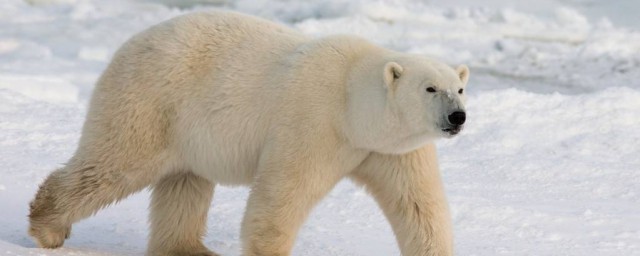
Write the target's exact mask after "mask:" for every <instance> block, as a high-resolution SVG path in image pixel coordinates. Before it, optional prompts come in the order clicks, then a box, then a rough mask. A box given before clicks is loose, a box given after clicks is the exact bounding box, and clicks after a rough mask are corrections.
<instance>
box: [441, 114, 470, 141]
mask: <svg viewBox="0 0 640 256" xmlns="http://www.w3.org/2000/svg"><path fill="white" fill-rule="evenodd" d="M466 120H467V114H466V113H465V112H464V111H454V112H453V113H451V114H449V115H448V116H447V126H448V127H446V128H444V129H442V131H443V132H446V133H449V135H451V136H453V135H456V134H458V133H460V131H462V128H463V127H464V122H465V121H466Z"/></svg>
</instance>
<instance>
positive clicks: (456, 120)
mask: <svg viewBox="0 0 640 256" xmlns="http://www.w3.org/2000/svg"><path fill="white" fill-rule="evenodd" d="M466 119H467V114H465V113H464V112H462V111H456V112H453V113H451V115H449V122H451V124H454V125H463V124H464V121H465V120H466Z"/></svg>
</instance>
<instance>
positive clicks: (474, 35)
mask: <svg viewBox="0 0 640 256" xmlns="http://www.w3.org/2000/svg"><path fill="white" fill-rule="evenodd" d="M212 8H224V9H231V10H236V11H241V12H245V13H250V14H254V15H258V16H262V17H266V18H269V19H272V20H276V21H279V22H282V23H286V24H288V25H290V26H292V27H294V28H296V29H298V30H300V31H302V32H304V33H307V34H310V35H313V36H323V35H328V34H334V33H349V34H356V35H360V36H362V37H365V38H368V39H369V40H371V41H373V42H375V43H377V44H380V45H382V46H385V47H389V48H392V49H396V50H399V51H405V52H411V53H415V54H423V55H428V56H432V57H435V58H438V59H440V60H443V61H445V62H447V63H450V64H451V65H457V64H460V63H466V64H467V65H469V66H470V68H471V77H472V78H471V81H470V83H469V87H468V90H467V92H468V95H469V104H468V123H467V127H466V129H465V130H464V131H463V132H462V134H461V135H459V136H458V137H456V138H454V139H449V140H440V141H438V142H437V144H438V147H439V155H440V163H441V169H442V174H443V179H444V183H445V187H446V192H447V195H448V198H449V203H450V205H451V210H452V215H453V224H454V229H455V244H456V245H455V249H456V254H457V255H487V256H492V255H612V256H614V255H640V32H639V30H638V29H639V28H640V25H638V24H640V22H638V16H637V10H640V3H639V2H637V1H633V0H619V1H604V0H601V1H598V0H562V1H561V0H543V1H534V0H529V1H507V0H479V1H472V0H452V1H435V0H434V1H408V0H397V1H391V0H390V1H364V0H356V1H347V0H331V1H319V0H318V1H315V0H314V1H301V2H293V1H266V0H258V1H250V0H238V1H225V0H199V1H190V2H189V1H187V2H184V1H182V2H181V1H171V0H164V1H143V0H138V1H123V0H112V1H99V0H30V1H23V0H2V1H1V2H0V255H54V256H55V255H143V254H144V250H145V247H146V236H147V234H148V226H147V222H146V221H147V212H148V211H147V204H148V201H149V200H148V192H147V191H144V192H141V193H138V194H136V195H134V196H132V197H130V198H128V199H126V200H124V201H123V202H121V203H120V204H117V205H115V206H113V207H110V208H108V209H106V210H103V211H101V212H99V213H98V214H97V215H96V216H94V217H91V218H89V219H87V220H84V221H82V222H80V223H77V224H76V225H74V228H73V232H72V236H71V238H70V239H69V240H67V242H66V243H65V246H64V248H62V249H57V250H44V249H37V248H35V247H36V246H35V244H34V243H33V241H32V240H31V239H30V238H29V237H28V235H27V231H26V230H27V218H26V215H27V214H28V202H29V201H30V200H31V198H32V197H33V195H34V193H35V191H36V189H37V187H38V184H39V183H40V182H42V181H43V179H44V178H45V177H46V175H47V174H48V173H49V172H51V171H52V170H54V169H56V168H59V167H60V166H62V165H63V164H64V163H65V162H66V160H67V159H68V158H69V157H70V156H71V155H72V154H73V152H74V150H75V147H76V143H77V141H78V138H79V136H80V129H81V126H82V122H83V119H84V114H85V112H86V106H87V103H88V100H89V97H90V94H91V90H92V87H93V84H94V83H95V81H96V79H97V77H98V76H99V75H100V72H101V71H102V70H103V69H104V68H105V67H106V65H107V64H108V62H109V59H110V57H111V55H112V54H113V53H114V51H115V50H116V49H117V48H118V46H119V45H120V44H122V43H123V42H124V41H125V40H126V39H127V38H128V37H130V36H131V35H133V34H134V33H136V32H139V31H141V30H143V29H145V28H147V27H149V26H151V25H153V24H156V23H158V22H161V21H163V20H166V19H169V18H171V17H174V16H176V15H180V14H183V13H187V12H191V11H195V10H206V9H212ZM634 26H637V27H634ZM247 195H248V189H247V188H229V187H219V188H218V189H217V191H216V195H215V199H214V202H213V204H212V206H211V210H210V214H209V222H208V227H209V234H208V235H207V237H206V239H205V242H206V244H207V246H209V247H210V248H212V249H213V250H216V251H217V252H219V253H221V254H223V255H239V254H240V246H241V244H240V241H239V227H240V221H241V219H242V215H243V211H244V206H245V199H246V197H247ZM293 253H294V255H399V250H398V248H397V245H396V242H395V239H394V237H393V233H392V232H391V229H390V226H389V224H388V223H387V222H386V220H385V218H384V216H383V215H382V213H381V212H380V210H379V209H378V207H377V206H376V204H375V202H374V201H373V200H372V199H371V197H369V196H368V195H367V193H366V192H364V191H363V190H362V189H361V188H359V187H356V186H354V185H353V184H352V183H351V182H349V181H344V182H341V183H340V184H338V186H336V188H335V189H334V190H333V191H332V192H331V193H330V194H329V195H328V196H327V198H326V199H325V200H323V201H322V202H321V203H320V204H319V205H318V206H317V208H316V209H315V210H314V212H313V213H312V215H311V216H310V218H309V220H308V221H307V223H306V224H305V225H304V226H303V228H302V230H301V232H300V234H299V237H298V240H297V241H296V244H295V248H294V252H293Z"/></svg>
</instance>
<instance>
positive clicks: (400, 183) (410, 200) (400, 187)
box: [352, 144, 453, 256]
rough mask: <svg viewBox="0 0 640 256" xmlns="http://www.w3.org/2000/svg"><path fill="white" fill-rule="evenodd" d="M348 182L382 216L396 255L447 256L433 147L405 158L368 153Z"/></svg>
mask: <svg viewBox="0 0 640 256" xmlns="http://www.w3.org/2000/svg"><path fill="white" fill-rule="evenodd" d="M352 177H353V179H354V180H355V181H356V182H357V183H360V184H363V185H365V187H366V188H367V190H368V191H369V192H371V194H373V196H374V197H375V199H376V201H377V202H378V204H379V205H380V207H381V208H382V210H383V211H384V213H385V215H386V216H387V219H388V220H389V222H390V223H391V226H392V228H393V231H394V233H395V235H396V239H397V241H398V245H399V247H400V251H401V252H402V255H404V256H450V255H453V235H452V230H451V229H452V228H451V220H450V216H449V210H448V204H447V202H446V198H445V194H444V189H443V187H442V182H441V180H440V173H439V170H438V164H437V158H436V150H435V147H434V145H433V144H430V145H428V146H426V147H424V148H422V149H419V150H417V151H414V152H411V153H408V154H405V155H382V154H375V153H374V154H371V155H370V156H369V157H368V158H367V159H366V160H365V161H364V162H363V163H362V165H360V166H359V167H358V168H357V169H356V170H355V171H354V173H353V174H352Z"/></svg>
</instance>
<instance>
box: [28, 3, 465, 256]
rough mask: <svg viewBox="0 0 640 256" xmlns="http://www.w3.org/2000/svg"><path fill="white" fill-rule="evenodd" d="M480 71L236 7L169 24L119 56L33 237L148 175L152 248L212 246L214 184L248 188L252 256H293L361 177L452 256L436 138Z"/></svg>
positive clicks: (396, 213) (51, 235) (397, 216)
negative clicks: (347, 184) (321, 205)
mask: <svg viewBox="0 0 640 256" xmlns="http://www.w3.org/2000/svg"><path fill="white" fill-rule="evenodd" d="M468 74H469V71H468V69H467V68H466V67H465V66H461V67H459V68H458V69H457V70H454V69H452V68H450V67H449V66H446V65H444V64H442V63H440V62H438V61H435V60H431V59H427V58H424V57H419V56H416V55H409V54H403V53H398V52H393V51H390V50H386V49H383V48H380V47H377V46H375V45H372V44H370V43H368V42H366V41H365V40H363V39H360V38H357V37H352V36H331V37H326V38H320V39H310V38H308V37H306V36H303V35H301V34H299V33H297V32H295V31H293V30H291V29H289V28H286V27H283V26H281V25H277V24H274V23H271V22H268V21H265V20H261V19H258V18H254V17H250V16H246V15H241V14H237V13H229V12H208V13H195V14H189V15H185V16H181V17H178V18H175V19H172V20H170V21H167V22H165V23H162V24H159V25H157V26H155V27H152V28H150V29H149V30H146V31H144V32H142V33H140V34H138V35H136V36H135V37H133V38H132V39H131V40H129V41H128V42H127V43H126V44H125V45H124V46H123V47H122V48H121V49H120V50H119V51H118V52H117V54H116V55H115V56H114V58H113V61H112V63H111V64H110V66H109V67H108V69H107V70H106V71H105V72H104V74H103V76H102V77H101V79H100V81H99V82H98V84H97V86H96V88H95V91H94V95H93V98H92V101H91V106H90V109H89V113H88V116H87V121H86V123H85V126H84V129H83V134H82V139H81V141H80V145H79V148H78V152H77V153H76V155H75V156H74V157H73V158H72V159H71V160H70V161H69V163H68V165H67V166H66V167H64V168H62V169H60V170H57V171H56V172H54V173H53V174H51V176H50V177H49V178H48V179H47V180H46V181H45V183H44V184H43V185H42V188H41V190H40V191H39V192H38V194H37V195H36V199H35V200H34V201H33V202H32V206H31V207H32V210H31V215H30V218H31V228H30V233H31V235H32V236H34V237H35V238H36V240H37V241H38V243H39V244H40V245H41V246H43V247H51V248H53V247H58V246H61V245H62V242H63V241H64V238H65V236H67V235H68V232H69V230H70V228H71V224H72V223H74V222H76V221H78V220H79V219H82V218H85V217H87V216H89V215H91V214H93V213H95V212H96V211H97V210H99V209H100V208H102V207H104V206H106V205H108V204H110V203H112V202H113V201H115V200H120V199H122V198H124V197H126V196H127V195H129V194H131V193H134V192H136V191H138V190H140V189H142V188H144V187H146V186H149V185H151V186H153V187H154V189H155V191H154V193H153V205H152V209H151V210H152V212H151V219H152V222H151V223H152V226H151V237H150V243H149V254H151V255H195V254H198V255H215V254H214V253H213V252H210V251H208V250H207V249H206V248H205V247H204V245H203V244H202V243H201V236H202V235H203V234H204V225H205V223H204V220H205V219H206V218H205V217H204V216H206V214H207V207H205V206H208V204H209V202H210V200H211V193H212V191H213V188H214V186H215V184H230V185H251V187H252V192H251V195H250V198H249V201H248V204H247V212H246V215H245V218H244V221H243V227H242V239H243V241H244V245H243V247H244V255H288V254H289V252H290V249H291V247H292V244H293V242H294V241H295V234H296V232H297V230H298V228H299V227H300V225H301V224H302V223H303V221H304V219H305V218H306V216H307V214H308V213H309V211H310V210H311V209H312V207H313V206H314V205H315V203H316V202H318V201H319V200H320V199H321V198H322V197H323V196H324V195H325V194H326V193H327V192H328V191H329V190H330V189H331V188H332V187H333V185H335V184H336V182H338V181H339V180H340V179H342V178H344V177H347V176H350V177H353V178H354V179H355V180H356V181H358V182H359V183H361V184H363V185H365V186H366V187H367V188H368V189H370V190H371V191H372V193H373V195H374V196H375V197H376V200H378V202H379V203H380V205H381V207H382V208H383V210H385V214H387V216H388V217H389V219H390V221H391V223H392V225H393V227H394V231H395V232H396V235H397V237H398V241H399V244H400V247H401V250H402V251H403V254H405V255H451V254H452V240H451V239H452V238H451V230H450V229H451V228H450V223H449V220H448V210H447V207H446V200H445V198H444V193H443V192H442V188H441V185H440V178H439V174H438V169H437V163H436V162H435V161H436V160H435V159H436V156H435V149H434V148H433V144H431V142H432V140H433V139H435V138H439V137H448V136H449V135H448V134H447V133H446V132H444V131H443V129H444V128H446V126H447V125H448V124H447V116H448V115H449V114H450V113H452V112H453V111H461V110H464V105H463V104H464V100H465V99H464V95H460V94H458V93H457V91H458V90H459V89H460V88H463V87H464V86H465V85H466V82H467V79H468ZM428 87H434V88H436V89H437V92H435V93H429V92H427V91H426V88H428ZM447 92H450V93H447ZM387 154H389V155H387ZM389 175H391V176H392V177H393V178H385V177H388V176H389ZM425 184H426V185H428V186H424V185H425ZM175 220H180V221H182V222H181V223H180V224H175V222H174V221H175ZM171 223H174V224H171Z"/></svg>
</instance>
